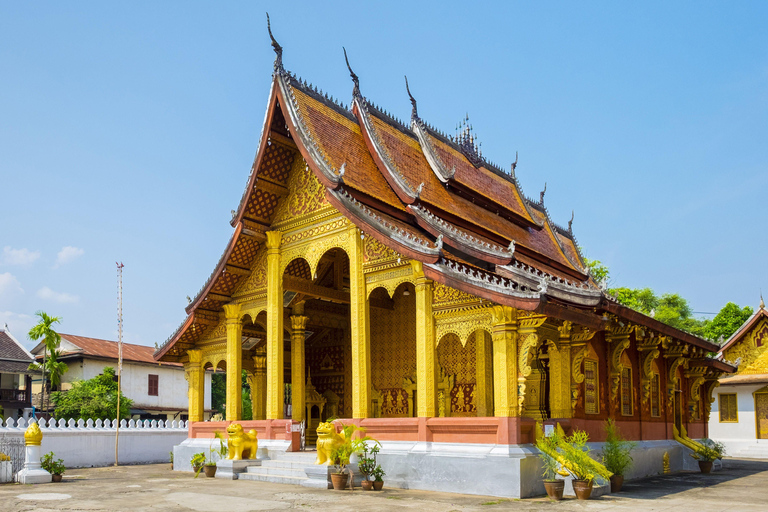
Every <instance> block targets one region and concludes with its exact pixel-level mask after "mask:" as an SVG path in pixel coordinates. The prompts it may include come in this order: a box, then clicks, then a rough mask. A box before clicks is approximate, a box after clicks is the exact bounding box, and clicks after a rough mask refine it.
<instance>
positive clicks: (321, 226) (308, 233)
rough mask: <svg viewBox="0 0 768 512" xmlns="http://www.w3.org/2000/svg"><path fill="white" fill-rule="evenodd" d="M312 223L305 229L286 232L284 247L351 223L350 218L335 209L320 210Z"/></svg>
mask: <svg viewBox="0 0 768 512" xmlns="http://www.w3.org/2000/svg"><path fill="white" fill-rule="evenodd" d="M311 224H312V225H311V227H309V228H307V229H305V230H304V231H298V232H290V233H288V232H286V233H284V235H283V247H289V246H291V245H296V244H300V243H303V242H306V241H308V240H312V239H314V238H317V237H319V236H324V235H328V234H330V233H333V232H335V231H341V230H342V229H345V228H346V227H347V226H348V225H349V220H348V219H347V218H345V217H339V216H338V212H336V211H335V210H333V211H329V212H325V211H324V212H319V213H318V214H317V216H316V217H313V218H312V222H311Z"/></svg>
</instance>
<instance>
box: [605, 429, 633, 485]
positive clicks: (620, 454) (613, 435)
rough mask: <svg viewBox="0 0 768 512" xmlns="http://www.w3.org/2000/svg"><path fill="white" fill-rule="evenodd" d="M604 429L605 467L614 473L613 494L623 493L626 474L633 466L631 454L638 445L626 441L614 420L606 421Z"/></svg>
mask: <svg viewBox="0 0 768 512" xmlns="http://www.w3.org/2000/svg"><path fill="white" fill-rule="evenodd" d="M604 428H605V444H604V445H603V457H602V458H603V465H604V466H605V468H606V469H607V470H608V471H610V472H611V473H613V476H611V492H612V493H614V492H619V491H621V486H622V485H624V473H625V472H626V471H627V469H629V467H630V466H631V465H632V456H631V455H630V452H631V451H632V449H633V448H634V447H635V446H637V443H635V442H632V441H627V440H626V439H624V438H623V437H622V436H621V433H620V432H619V427H617V426H616V423H615V422H614V421H613V420H612V419H608V420H606V422H605V426H604Z"/></svg>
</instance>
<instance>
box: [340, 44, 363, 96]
mask: <svg viewBox="0 0 768 512" xmlns="http://www.w3.org/2000/svg"><path fill="white" fill-rule="evenodd" d="M341 49H342V50H344V60H345V61H346V62H347V69H348V70H349V76H350V77H351V78H352V82H354V84H355V87H354V89H352V94H353V95H354V96H359V95H360V79H359V78H358V76H357V75H356V74H355V72H354V71H352V66H350V65H349V58H348V57H347V49H346V48H344V47H343V46H342V47H341Z"/></svg>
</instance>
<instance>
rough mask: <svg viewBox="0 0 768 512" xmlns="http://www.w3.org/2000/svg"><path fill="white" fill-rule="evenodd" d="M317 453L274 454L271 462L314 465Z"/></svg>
mask: <svg viewBox="0 0 768 512" xmlns="http://www.w3.org/2000/svg"><path fill="white" fill-rule="evenodd" d="M316 459H317V452H280V453H276V454H274V457H273V458H272V459H271V460H284V461H290V462H298V463H303V464H314V463H315V460H316Z"/></svg>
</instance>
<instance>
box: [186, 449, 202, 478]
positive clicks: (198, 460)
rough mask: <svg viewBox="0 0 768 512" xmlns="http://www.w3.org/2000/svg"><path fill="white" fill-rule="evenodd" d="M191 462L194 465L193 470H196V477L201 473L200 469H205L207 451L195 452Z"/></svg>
mask: <svg viewBox="0 0 768 512" xmlns="http://www.w3.org/2000/svg"><path fill="white" fill-rule="evenodd" d="M189 464H190V465H191V466H192V471H194V472H195V478H197V476H198V475H199V474H200V470H201V469H203V466H204V465H205V453H203V452H200V453H196V454H194V455H193V456H192V458H191V459H190V461H189Z"/></svg>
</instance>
